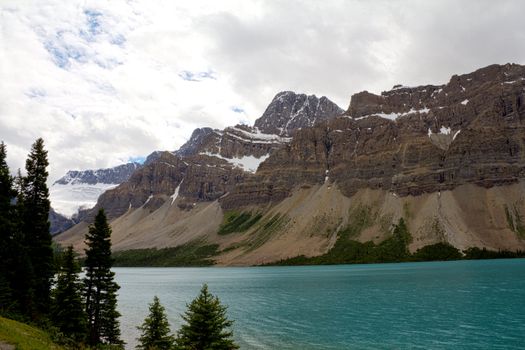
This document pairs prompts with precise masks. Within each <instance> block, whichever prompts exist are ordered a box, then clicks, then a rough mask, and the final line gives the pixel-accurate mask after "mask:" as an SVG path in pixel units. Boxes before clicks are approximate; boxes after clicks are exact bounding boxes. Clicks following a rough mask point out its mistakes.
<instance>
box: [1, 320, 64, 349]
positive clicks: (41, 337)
mask: <svg viewBox="0 0 525 350" xmlns="http://www.w3.org/2000/svg"><path fill="white" fill-rule="evenodd" d="M2 342H4V343H7V344H11V345H14V346H15V347H16V349H17V350H60V349H64V348H63V347H61V346H60V345H57V344H56V343H54V342H53V341H52V339H51V336H50V335H49V334H48V333H46V332H44V331H43V330H41V329H38V328H35V327H33V326H29V325H27V324H24V323H20V322H17V321H14V320H10V319H7V318H3V317H0V344H1V343H2Z"/></svg>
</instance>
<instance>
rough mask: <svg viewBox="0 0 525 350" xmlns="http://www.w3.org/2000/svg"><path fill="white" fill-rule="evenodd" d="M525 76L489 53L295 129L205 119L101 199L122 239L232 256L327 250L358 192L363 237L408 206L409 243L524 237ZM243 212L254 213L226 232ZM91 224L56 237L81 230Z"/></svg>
mask: <svg viewBox="0 0 525 350" xmlns="http://www.w3.org/2000/svg"><path fill="white" fill-rule="evenodd" d="M524 89H525V67H524V66H520V65H514V64H512V65H511V64H507V65H503V66H500V65H491V66H488V67H485V68H482V69H479V70H477V71H474V72H472V73H468V74H463V75H454V76H452V77H451V79H450V81H449V82H448V83H446V84H442V85H423V86H419V87H403V86H396V87H395V88H393V89H392V90H389V91H384V92H382V93H381V95H375V94H371V93H368V92H366V91H364V92H361V93H357V94H354V95H353V96H352V98H351V101H350V104H349V107H348V109H347V110H346V112H344V114H343V115H342V116H341V115H339V111H337V113H334V115H332V116H331V117H330V118H326V120H320V121H316V122H315V123H314V125H311V126H310V125H308V126H305V127H303V126H297V128H296V129H294V130H293V132H292V135H291V136H282V135H280V134H265V133H263V132H262V131H261V130H260V129H259V128H258V127H257V126H256V125H257V122H256V123H255V124H254V126H253V127H250V126H242V125H238V126H235V127H230V128H226V129H224V130H211V131H210V130H207V131H204V132H202V133H200V132H199V133H198V135H197V136H196V137H192V138H190V140H191V139H193V141H194V142H192V144H191V146H192V147H193V148H191V147H190V149H191V150H192V151H191V152H189V155H187V156H181V155H177V154H173V153H165V154H162V158H159V159H157V160H156V161H153V162H151V163H150V164H148V165H147V166H145V167H143V168H142V169H140V170H138V171H136V172H135V173H134V174H133V176H132V177H130V180H129V181H127V182H125V183H123V184H122V185H120V186H119V187H117V188H116V189H114V190H110V191H107V192H105V193H104V194H103V195H102V196H101V197H100V199H99V202H98V203H97V207H95V209H97V208H100V207H104V208H109V209H108V212H109V213H110V217H111V218H112V219H114V220H113V225H114V232H115V240H116V243H115V245H114V247H115V249H117V250H123V249H136V248H141V247H164V246H177V245H181V244H185V243H188V242H191V241H202V242H206V243H213V244H219V246H220V247H221V253H219V256H217V257H216V261H217V262H218V263H219V264H223V265H237V264H240V265H246V264H248V265H249V264H258V263H268V262H271V261H276V260H280V259H285V258H290V257H293V256H297V255H306V256H314V255H320V254H323V253H324V252H326V251H327V250H328V249H330V248H331V247H332V246H333V244H334V243H335V241H336V240H337V237H338V233H339V232H341V230H342V229H343V228H344V227H345V226H346V225H349V224H351V221H352V220H353V219H352V215H351V213H352V212H354V211H355V210H356V208H359V207H361V206H365V207H367V208H369V210H371V212H373V213H374V215H373V220H374V222H373V224H372V225H371V226H370V228H367V229H366V230H364V231H363V232H360V233H359V234H358V235H357V236H356V239H358V240H369V239H373V240H381V239H384V238H385V237H388V235H389V234H390V233H391V232H390V230H391V228H392V227H393V225H394V224H395V223H396V222H397V220H398V219H399V218H401V217H404V218H405V220H406V221H407V224H408V226H409V229H410V231H411V232H412V233H413V236H414V241H413V242H412V243H411V246H410V249H411V250H412V251H413V250H415V249H417V248H418V247H421V246H422V245H424V244H432V243H437V242H448V243H450V244H453V245H454V246H456V247H459V248H466V247H468V246H469V245H471V246H477V247H487V248H490V249H523V248H524V247H525V241H524V238H525V237H522V236H521V233H520V232H521V230H520V229H519V227H521V226H520V225H522V223H521V221H522V219H521V218H522V215H523V214H522V213H524V212H525V189H524V188H523V180H524V179H525V156H524V155H525V132H524V129H525V103H524V102H525V94H524V91H525V90H524ZM278 95H279V94H278ZM276 99H277V100H278V98H277V96H276V98H274V99H273V100H272V103H273V102H274V101H275V100H276ZM289 103H290V102H289V101H287V102H284V101H283V105H288V104H289ZM283 109H284V108H283ZM267 110H268V109H267ZM276 110H279V109H276ZM314 110H315V109H314ZM288 115H289V116H290V115H292V114H288ZM280 116H281V114H279V113H276V119H275V120H276V121H277V122H278V123H277V125H282V123H281V122H280V119H279V118H280ZM304 120H307V121H308V122H309V121H311V120H313V117H312V118H305V119H304ZM279 123H281V124H279ZM259 125H260V124H259ZM285 125H286V123H285ZM279 127H281V126H279ZM265 130H266V129H265ZM275 130H276V129H274V131H275ZM281 131H282V130H281V129H278V132H279V133H280V132H281ZM268 135H273V136H268ZM244 157H253V158H255V159H258V160H259V161H260V163H258V164H257V165H258V166H257V169H256V171H247V170H246V169H245V168H244V166H245V164H244V165H243V164H241V165H239V164H236V161H234V159H237V160H239V159H243V158H244ZM263 157H264V159H262V158H263ZM261 160H262V161H261ZM252 170H253V169H252ZM509 189H513V190H512V191H511V190H509ZM175 194H176V195H175ZM489 198H491V199H490V201H489ZM465 199H472V200H475V201H476V206H475V207H476V208H478V209H477V212H476V211H472V210H471V209H470V207H469V206H471V204H470V203H469V202H468V201H466V200H465ZM411 206H417V209H416V208H412V209H410V208H411ZM444 206H449V207H450V208H454V210H455V211H451V210H449V209H445V207H444ZM474 213H476V214H474ZM232 215H233V216H232ZM236 215H240V216H239V217H241V218H250V217H252V218H253V220H251V219H247V220H248V221H247V222H246V223H244V224H242V225H241V226H240V227H241V228H240V229H239V230H238V231H234V232H233V233H230V234H227V235H221V234H218V232H219V228H220V227H221V226H222V225H224V224H225V222H226V221H225V220H229V219H228V218H232V217H233V219H232V220H237V221H239V220H241V219H235V218H236V217H237V216H236ZM474 215H476V216H479V215H484V216H486V218H487V220H488V221H487V220H481V221H482V222H483V224H484V225H485V226H480V225H479V224H477V223H476V221H475V220H473V216H474ZM239 222H240V221H239ZM199 225H200V226H199ZM84 231H85V224H81V225H77V227H74V228H73V229H71V230H70V231H68V232H66V234H63V235H61V237H60V236H59V239H58V240H59V241H61V242H68V243H73V244H77V245H78V244H81V243H79V239H78V237H79V236H81V235H82V232H84ZM126 232H127V233H126ZM124 233H126V234H124Z"/></svg>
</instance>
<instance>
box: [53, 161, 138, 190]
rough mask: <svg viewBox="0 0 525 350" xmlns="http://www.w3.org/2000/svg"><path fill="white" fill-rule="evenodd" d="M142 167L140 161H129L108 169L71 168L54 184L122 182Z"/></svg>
mask: <svg viewBox="0 0 525 350" xmlns="http://www.w3.org/2000/svg"><path fill="white" fill-rule="evenodd" d="M140 167H141V165H140V164H139V163H127V164H122V165H118V166H116V167H113V168H107V169H97V170H70V171H68V172H67V173H66V175H64V176H63V177H61V178H60V179H58V180H57V181H55V183H54V184H59V185H77V184H89V185H95V184H120V183H122V182H124V181H126V180H127V179H128V178H129V177H130V176H131V174H132V173H133V172H134V171H135V170H137V169H138V168H140ZM54 184H53V185H54Z"/></svg>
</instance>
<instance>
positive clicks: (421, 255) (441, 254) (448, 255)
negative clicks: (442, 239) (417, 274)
mask: <svg viewBox="0 0 525 350" xmlns="http://www.w3.org/2000/svg"><path fill="white" fill-rule="evenodd" d="M462 258H463V255H462V254H461V252H460V251H459V249H457V248H456V247H454V246H453V245H451V244H449V243H436V244H431V245H427V246H424V247H423V248H421V249H418V250H417V251H416V252H415V253H414V254H413V255H412V260H414V261H437V260H440V261H446V260H460V259H462Z"/></svg>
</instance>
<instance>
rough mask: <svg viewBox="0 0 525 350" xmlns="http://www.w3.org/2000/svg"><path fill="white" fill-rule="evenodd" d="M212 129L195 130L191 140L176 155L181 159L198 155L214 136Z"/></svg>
mask: <svg viewBox="0 0 525 350" xmlns="http://www.w3.org/2000/svg"><path fill="white" fill-rule="evenodd" d="M213 132H214V130H213V129H212V128H197V129H195V130H193V133H192V134H191V137H190V139H189V140H188V141H187V142H186V143H185V144H183V145H182V146H181V147H180V148H179V149H178V150H177V151H175V153H176V154H177V155H179V156H181V157H187V156H193V155H195V154H198V153H199V152H200V151H201V150H202V148H203V146H204V144H206V143H207V142H208V139H209V136H211V135H212V134H213Z"/></svg>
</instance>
